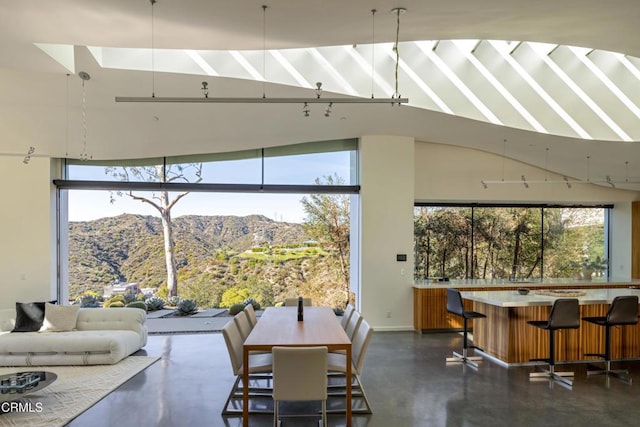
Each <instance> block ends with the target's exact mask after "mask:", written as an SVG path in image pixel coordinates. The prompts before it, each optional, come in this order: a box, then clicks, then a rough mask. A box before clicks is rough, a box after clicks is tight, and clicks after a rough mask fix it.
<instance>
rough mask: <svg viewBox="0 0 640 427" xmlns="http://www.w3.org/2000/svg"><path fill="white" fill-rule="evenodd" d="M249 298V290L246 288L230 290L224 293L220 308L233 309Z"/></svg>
mask: <svg viewBox="0 0 640 427" xmlns="http://www.w3.org/2000/svg"><path fill="white" fill-rule="evenodd" d="M247 298H249V289H246V288H230V289H227V290H226V291H224V293H223V294H222V299H221V301H220V307H231V306H232V305H234V304H240V303H242V301H244V300H245V299H247Z"/></svg>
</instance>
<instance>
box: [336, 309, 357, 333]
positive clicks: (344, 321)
mask: <svg viewBox="0 0 640 427" xmlns="http://www.w3.org/2000/svg"><path fill="white" fill-rule="evenodd" d="M354 311H355V308H354V307H353V306H352V305H351V304H347V307H346V308H345V309H344V313H342V319H340V324H341V325H342V327H343V328H344V329H345V330H346V329H347V324H349V319H351V315H352V314H353V312H354Z"/></svg>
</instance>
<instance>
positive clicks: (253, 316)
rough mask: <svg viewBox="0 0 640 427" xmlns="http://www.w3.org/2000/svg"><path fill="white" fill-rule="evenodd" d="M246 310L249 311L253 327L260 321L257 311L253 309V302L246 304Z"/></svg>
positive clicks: (248, 317) (248, 316) (248, 314)
mask: <svg viewBox="0 0 640 427" xmlns="http://www.w3.org/2000/svg"><path fill="white" fill-rule="evenodd" d="M244 312H245V313H247V319H249V323H250V324H251V328H252V329H253V327H254V326H256V324H257V323H258V318H257V317H256V311H255V310H254V309H253V306H252V305H251V304H247V305H245V306H244Z"/></svg>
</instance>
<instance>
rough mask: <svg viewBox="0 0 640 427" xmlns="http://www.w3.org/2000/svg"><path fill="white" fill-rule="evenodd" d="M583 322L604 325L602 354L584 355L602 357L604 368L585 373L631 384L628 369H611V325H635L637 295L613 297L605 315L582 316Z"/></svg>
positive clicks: (636, 319)
mask: <svg viewBox="0 0 640 427" xmlns="http://www.w3.org/2000/svg"><path fill="white" fill-rule="evenodd" d="M582 320H584V321H585V322H589V323H593V324H596V325H599V326H604V354H599V353H587V354H585V356H598V357H601V358H602V359H603V362H604V366H605V368H604V369H596V370H591V371H589V370H588V371H587V375H610V376H612V377H616V378H618V379H620V380H622V381H625V382H627V383H629V384H631V377H630V376H629V371H628V370H626V369H618V370H612V369H611V327H612V326H622V325H636V324H637V323H638V297H637V296H635V295H627V296H619V297H615V298H614V299H613V301H612V302H611V305H610V306H609V310H607V315H606V316H599V317H583V318H582Z"/></svg>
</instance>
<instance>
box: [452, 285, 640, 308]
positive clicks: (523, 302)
mask: <svg viewBox="0 0 640 427" xmlns="http://www.w3.org/2000/svg"><path fill="white" fill-rule="evenodd" d="M571 291H572V292H579V293H582V292H584V293H585V295H580V296H569V295H567V296H551V295H539V294H537V293H536V291H535V289H532V290H531V291H530V292H529V293H528V294H527V295H520V294H519V293H518V291H466V292H461V295H462V298H463V299H467V300H471V301H476V302H481V303H484V304H489V305H494V306H497V307H532V306H541V305H552V304H553V302H554V301H555V300H556V299H558V298H577V299H578V301H579V303H580V305H590V304H610V303H611V301H612V300H613V299H614V298H615V297H617V296H622V295H637V296H639V297H640V289H630V288H617V289H593V288H591V289H571Z"/></svg>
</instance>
